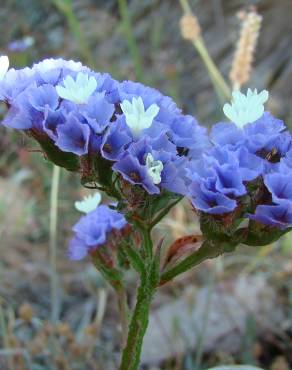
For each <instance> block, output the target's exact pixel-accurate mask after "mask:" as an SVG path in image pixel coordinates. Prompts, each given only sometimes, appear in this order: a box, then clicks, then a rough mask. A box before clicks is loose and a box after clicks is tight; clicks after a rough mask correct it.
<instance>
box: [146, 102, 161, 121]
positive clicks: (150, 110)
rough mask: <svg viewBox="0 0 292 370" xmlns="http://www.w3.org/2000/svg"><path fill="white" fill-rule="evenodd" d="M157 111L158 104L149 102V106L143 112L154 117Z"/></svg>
mask: <svg viewBox="0 0 292 370" xmlns="http://www.w3.org/2000/svg"><path fill="white" fill-rule="evenodd" d="M158 112H159V106H158V105H157V104H151V105H150V107H149V108H148V109H147V110H146V112H145V114H146V115H147V116H150V117H152V119H154V118H155V117H156V116H157V114H158Z"/></svg>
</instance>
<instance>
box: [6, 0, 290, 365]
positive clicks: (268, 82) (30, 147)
mask: <svg viewBox="0 0 292 370" xmlns="http://www.w3.org/2000/svg"><path fill="white" fill-rule="evenodd" d="M183 3H185V2H184V1H182V2H180V1H179V0H128V1H126V0H51V1H50V0H47V1H40V0H1V6H0V25H1V33H0V54H2V55H3V54H4V55H9V58H10V61H11V65H12V66H14V67H22V66H26V65H31V64H32V63H33V62H36V61H39V60H41V59H43V58H46V57H63V58H67V59H74V60H81V61H82V62H84V63H85V64H88V65H89V66H91V67H93V68H94V69H96V70H98V71H106V72H110V73H111V74H112V75H113V77H115V78H117V79H121V80H122V79H134V80H139V81H142V82H144V83H145V84H148V85H150V86H153V87H156V88H158V89H159V90H161V91H162V92H163V93H164V94H166V95H169V96H171V97H173V98H174V99H175V100H176V102H177V103H178V105H179V106H181V107H182V108H183V110H184V112H186V113H189V114H192V115H194V116H195V117H196V118H197V119H198V121H199V122H200V123H201V124H202V125H204V126H207V127H210V126H211V125H212V124H213V123H215V122H217V121H218V120H220V119H222V118H223V117H222V101H220V100H218V98H217V94H216V92H215V90H214V87H213V85H212V82H211V79H210V74H209V73H208V72H207V69H206V65H205V63H204V62H203V61H202V59H201V58H200V57H199V56H198V53H197V50H196V48H194V45H193V44H192V43H191V42H189V41H188V40H185V39H183V37H182V34H181V29H180V20H181V17H182V16H183V7H182V6H181V5H183ZM189 4H190V6H191V8H192V11H193V12H194V14H195V15H196V17H197V18H198V21H199V24H200V27H201V34H202V36H203V38H204V40H205V44H206V47H207V49H208V51H209V53H210V55H211V57H212V58H213V60H214V62H215V65H216V66H217V67H218V68H219V70H220V71H221V73H222V74H223V76H224V77H225V80H226V81H227V83H229V73H230V69H231V65H232V60H233V56H234V52H235V50H236V44H237V42H238V39H239V34H240V28H241V25H242V16H241V17H240V16H239V17H238V12H240V11H241V13H240V14H241V15H242V11H243V10H248V9H250V6H256V8H257V11H258V13H259V14H260V15H261V16H262V17H263V22H262V27H261V31H260V36H259V42H258V45H257V48H256V50H255V54H254V69H253V71H252V74H251V76H250V79H249V81H248V83H247V84H246V86H250V87H257V88H258V89H259V90H261V89H263V88H266V89H268V90H269V92H270V100H269V105H268V109H269V110H270V111H271V112H272V113H273V114H275V115H276V116H278V117H279V118H281V119H284V120H285V122H286V124H287V125H288V127H291V128H292V104H291V100H292V36H291V35H292V19H291V14H292V1H291V0H277V1H273V0H258V1H256V0H255V1H241V0H232V1H231V0H208V1H206V0H190V1H189ZM244 88H245V87H244ZM2 113H3V110H2ZM0 153H1V155H0V237H1V243H0V256H1V257H0V369H1V370H2V369H3V370H6V369H7V370H19V369H20V370H27V369H28V370H51V369H52V370H62V369H65V370H67V369H72V370H74V369H76V370H87V369H88V370H114V369H117V366H118V365H117V364H118V359H119V352H120V348H119V343H120V335H121V333H120V332H121V328H120V326H119V324H118V312H117V304H116V301H115V297H114V295H113V293H112V291H111V290H110V289H109V288H108V287H107V286H106V285H105V283H104V282H103V280H102V278H101V276H100V275H99V274H98V272H96V271H95V269H94V268H93V267H92V266H91V264H90V263H89V261H85V262H78V263H76V262H70V261H68V258H67V249H66V248H67V243H68V240H69V238H70V229H71V226H72V225H73V223H74V222H76V221H77V219H78V218H79V215H78V213H77V211H76V210H74V202H75V201H76V200H78V199H80V197H81V196H83V195H85V194H87V193H88V191H86V190H84V189H81V187H80V185H79V179H78V178H77V176H73V175H72V174H69V173H66V172H65V171H63V170H61V172H60V173H59V174H57V176H56V173H55V174H54V176H52V174H53V172H54V170H53V167H52V165H51V164H50V163H48V162H46V161H45V159H44V157H43V155H42V154H41V153H39V152H38V148H37V147H36V144H35V143H31V142H29V140H28V139H27V138H24V137H22V136H21V135H20V134H18V133H17V132H11V131H8V130H6V129H3V128H2V127H1V128H0ZM58 177H59V178H58ZM52 186H53V191H52ZM56 217H57V218H58V219H57V222H54V220H56ZM55 224H56V225H57V227H55V226H54V225H55ZM198 231H199V229H198V225H197V223H196V220H195V217H194V214H193V212H192V210H191V207H190V205H189V204H188V203H187V202H185V203H183V204H180V205H178V206H177V207H176V208H175V209H174V210H173V211H172V213H171V215H170V216H169V217H168V218H167V219H165V220H164V221H163V222H162V224H161V225H160V226H159V228H158V229H157V230H156V234H157V237H162V236H166V235H167V238H166V241H167V242H170V241H172V240H174V239H175V238H178V237H180V236H182V235H185V234H195V233H196V232H198ZM166 244H167V243H166ZM55 252H56V256H55ZM291 257H292V236H291V235H289V234H288V235H286V236H285V237H284V238H283V239H282V240H280V241H279V242H277V243H276V244H274V245H269V246H266V247H261V248H247V247H244V248H243V247H242V248H239V249H238V250H237V252H236V253H235V254H232V255H226V256H224V257H222V258H220V259H217V260H216V261H208V262H207V263H204V264H203V265H202V266H200V267H199V268H197V269H196V270H194V271H191V272H189V273H187V274H186V275H184V276H183V277H181V278H180V279H178V281H176V282H175V283H173V284H169V285H167V286H165V287H164V288H162V289H161V290H160V292H159V294H158V295H157V297H156V299H155V301H154V303H153V310H152V313H151V319H150V327H149V329H148V333H147V335H146V338H145V346H144V350H143V355H142V365H141V369H142V368H143V369H149V370H150V369H151V370H158V369H163V370H202V369H207V368H208V367H211V366H214V365H219V364H235V363H238V364H240V363H248V364H254V365H258V366H260V367H262V368H263V369H266V370H289V369H291V366H292V365H291V364H292V258H291ZM136 279H137V278H136V276H135V275H133V276H132V275H129V276H128V280H129V285H130V287H133V288H134V286H135V284H136ZM130 299H131V297H130Z"/></svg>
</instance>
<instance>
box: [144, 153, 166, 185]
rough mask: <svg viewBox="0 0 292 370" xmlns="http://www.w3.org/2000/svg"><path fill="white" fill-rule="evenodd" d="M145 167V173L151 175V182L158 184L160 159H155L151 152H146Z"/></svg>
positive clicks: (161, 168) (159, 180)
mask: <svg viewBox="0 0 292 370" xmlns="http://www.w3.org/2000/svg"><path fill="white" fill-rule="evenodd" d="M146 167H147V173H148V175H149V176H150V177H151V179H152V181H153V184H155V185H157V184H160V183H161V172H162V170H163V163H162V162H161V161H155V160H154V158H153V155H152V154H151V153H148V154H147V156H146Z"/></svg>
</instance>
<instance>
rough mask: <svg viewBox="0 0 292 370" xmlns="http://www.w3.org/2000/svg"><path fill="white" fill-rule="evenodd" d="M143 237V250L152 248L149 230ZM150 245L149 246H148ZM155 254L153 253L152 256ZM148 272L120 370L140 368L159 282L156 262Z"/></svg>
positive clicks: (141, 288) (144, 274) (134, 314)
mask: <svg viewBox="0 0 292 370" xmlns="http://www.w3.org/2000/svg"><path fill="white" fill-rule="evenodd" d="M141 232H142V235H143V244H144V243H145V245H144V246H143V248H144V249H145V250H147V249H149V248H150V247H151V248H152V242H151V238H150V232H149V230H141ZM146 244H148V245H146ZM152 254H153V253H151V255H152ZM146 264H147V266H146V270H145V271H143V272H141V274H140V280H141V281H140V286H139V288H138V294H137V302H136V306H135V309H134V312H133V315H132V318H131V322H130V326H129V332H128V340H127V344H126V346H125V348H124V350H123V354H122V359H121V365H120V368H119V370H137V369H138V366H139V361H140V356H141V351H142V343H143V338H144V335H145V333H146V329H147V327H148V321H149V313H150V305H151V301H152V298H153V295H154V293H155V287H156V285H157V281H156V280H155V279H153V275H154V274H155V271H154V268H156V263H155V261H152V260H151V261H148V262H147V261H146Z"/></svg>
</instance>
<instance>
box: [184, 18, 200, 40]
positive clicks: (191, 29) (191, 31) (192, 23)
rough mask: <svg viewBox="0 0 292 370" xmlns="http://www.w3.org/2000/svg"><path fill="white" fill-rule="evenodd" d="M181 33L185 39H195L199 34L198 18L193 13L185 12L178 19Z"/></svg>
mask: <svg viewBox="0 0 292 370" xmlns="http://www.w3.org/2000/svg"><path fill="white" fill-rule="evenodd" d="M180 30H181V35H182V37H183V38H184V39H186V40H190V41H193V40H196V39H197V38H198V36H199V35H200V34H201V28H200V25H199V22H198V18H197V17H196V16H195V15H194V14H185V15H183V16H182V18H181V20H180Z"/></svg>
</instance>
